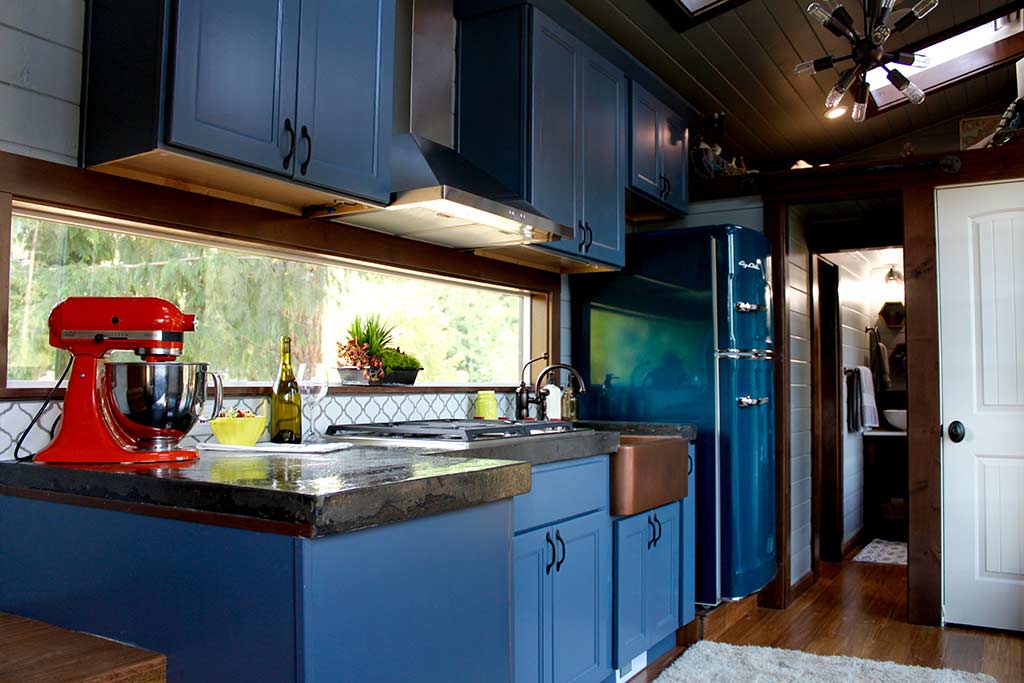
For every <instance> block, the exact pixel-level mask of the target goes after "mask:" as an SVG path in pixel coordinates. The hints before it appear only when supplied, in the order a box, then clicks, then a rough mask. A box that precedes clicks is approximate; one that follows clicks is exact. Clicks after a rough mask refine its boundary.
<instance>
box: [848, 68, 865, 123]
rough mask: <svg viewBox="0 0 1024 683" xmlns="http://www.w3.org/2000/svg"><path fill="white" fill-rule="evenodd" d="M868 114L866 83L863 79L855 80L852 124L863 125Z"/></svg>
mask: <svg viewBox="0 0 1024 683" xmlns="http://www.w3.org/2000/svg"><path fill="white" fill-rule="evenodd" d="M867 113H868V83H867V81H866V80H864V79H863V78H859V79H857V87H856V88H855V89H854V93H853V114H852V115H851V118H853V122H854V123H863V122H864V118H865V117H866V116H867Z"/></svg>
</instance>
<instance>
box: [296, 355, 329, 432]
mask: <svg viewBox="0 0 1024 683" xmlns="http://www.w3.org/2000/svg"><path fill="white" fill-rule="evenodd" d="M297 379H298V380H299V396H301V397H302V412H303V413H306V412H307V410H308V414H309V417H308V418H307V417H305V416H303V420H304V421H305V423H306V431H305V433H304V434H303V435H302V441H303V443H317V442H318V441H320V433H319V432H317V430H316V426H315V425H314V422H315V421H316V416H317V405H318V404H319V403H320V399H322V398H323V397H324V396H326V395H327V372H326V369H325V368H324V366H323V365H321V364H319V363H317V364H309V363H301V364H300V365H299V376H298V378H297Z"/></svg>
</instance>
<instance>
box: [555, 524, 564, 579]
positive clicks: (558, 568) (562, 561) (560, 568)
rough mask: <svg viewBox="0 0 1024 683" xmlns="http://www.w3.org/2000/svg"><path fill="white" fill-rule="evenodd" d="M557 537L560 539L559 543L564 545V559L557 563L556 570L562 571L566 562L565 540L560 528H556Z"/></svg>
mask: <svg viewBox="0 0 1024 683" xmlns="http://www.w3.org/2000/svg"><path fill="white" fill-rule="evenodd" d="M555 538H556V539H557V540H558V545H560V546H562V559H560V560H559V561H558V564H556V565H555V571H556V572H560V571H562V565H563V564H564V563H565V541H563V540H562V531H561V530H560V529H556V530H555Z"/></svg>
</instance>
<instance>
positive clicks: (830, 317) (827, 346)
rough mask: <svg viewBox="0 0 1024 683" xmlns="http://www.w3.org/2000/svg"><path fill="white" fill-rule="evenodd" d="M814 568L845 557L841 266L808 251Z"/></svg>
mask: <svg viewBox="0 0 1024 683" xmlns="http://www.w3.org/2000/svg"><path fill="white" fill-rule="evenodd" d="M811 277H812V278H813V282H814V287H813V289H812V293H813V294H812V301H811V308H812V321H811V324H812V329H813V334H812V341H811V373H812V375H811V391H812V395H813V400H812V407H811V420H812V425H813V426H812V429H813V434H814V440H813V442H812V445H811V448H812V450H811V488H812V493H811V499H812V512H811V534H812V548H813V556H812V567H813V570H814V576H815V578H817V576H818V562H819V561H821V560H824V561H825V562H841V561H842V559H843V501H844V491H843V387H842V382H843V379H842V378H843V376H844V375H843V371H842V365H843V353H842V308H841V304H840V302H839V267H838V266H836V265H835V264H834V263H832V262H831V261H829V260H827V259H825V258H822V257H821V256H820V255H818V254H812V255H811Z"/></svg>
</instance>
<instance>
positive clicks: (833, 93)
mask: <svg viewBox="0 0 1024 683" xmlns="http://www.w3.org/2000/svg"><path fill="white" fill-rule="evenodd" d="M845 94H846V91H845V90H840V89H839V85H838V84H837V85H836V87H834V88H832V90H830V91H829V93H828V97H826V98H825V109H835V108H836V105H837V104H839V103H840V102H842V101H843V95H845Z"/></svg>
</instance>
